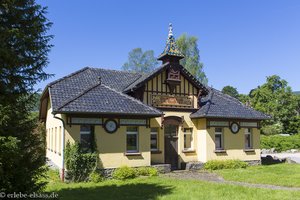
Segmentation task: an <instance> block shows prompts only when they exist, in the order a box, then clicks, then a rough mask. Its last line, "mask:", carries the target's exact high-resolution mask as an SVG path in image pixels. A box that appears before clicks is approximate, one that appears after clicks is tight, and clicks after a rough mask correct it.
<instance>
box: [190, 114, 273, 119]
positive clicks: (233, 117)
mask: <svg viewBox="0 0 300 200" xmlns="http://www.w3.org/2000/svg"><path fill="white" fill-rule="evenodd" d="M190 118H191V119H200V118H220V119H242V120H268V119H271V118H272V117H236V116H208V115H201V116H190Z"/></svg>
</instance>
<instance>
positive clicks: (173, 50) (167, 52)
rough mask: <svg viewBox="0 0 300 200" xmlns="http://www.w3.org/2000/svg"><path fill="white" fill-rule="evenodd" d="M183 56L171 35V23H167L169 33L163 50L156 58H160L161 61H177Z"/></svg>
mask: <svg viewBox="0 0 300 200" xmlns="http://www.w3.org/2000/svg"><path fill="white" fill-rule="evenodd" d="M182 58H184V55H183V53H181V51H180V50H179V48H178V46H177V44H176V40H175V37H174V36H173V27H172V24H171V23H170V24H169V35H168V40H167V43H166V47H165V49H164V51H163V52H162V53H161V54H160V56H159V57H158V60H161V61H162V62H163V63H166V62H170V63H177V64H179V60H180V59H182Z"/></svg>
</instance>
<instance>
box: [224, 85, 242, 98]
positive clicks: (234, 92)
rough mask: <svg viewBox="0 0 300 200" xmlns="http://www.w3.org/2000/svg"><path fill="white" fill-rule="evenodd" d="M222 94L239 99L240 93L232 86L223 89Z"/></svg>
mask: <svg viewBox="0 0 300 200" xmlns="http://www.w3.org/2000/svg"><path fill="white" fill-rule="evenodd" d="M222 92H223V93H224V94H228V95H229V96H232V97H234V98H239V92H238V91H237V89H236V88H234V87H232V86H230V85H227V86H225V87H223V89H222Z"/></svg>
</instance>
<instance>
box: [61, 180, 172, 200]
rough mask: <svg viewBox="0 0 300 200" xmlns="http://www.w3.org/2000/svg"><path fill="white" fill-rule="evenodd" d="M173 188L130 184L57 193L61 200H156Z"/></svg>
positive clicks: (75, 189)
mask: <svg viewBox="0 0 300 200" xmlns="http://www.w3.org/2000/svg"><path fill="white" fill-rule="evenodd" d="M172 190H173V187H172V186H163V185H158V184H149V183H134V184H133V183H130V184H124V185H115V184H112V185H103V186H101V185H100V186H94V187H80V188H69V189H66V188H64V189H61V190H59V191H57V193H58V196H59V199H63V200H64V199H70V200H71V199H72V200H77V199H78V200H84V199H88V200H93V199H103V200H110V199H113V200H123V199H124V200H127V199H130V200H131V199H136V200H141V199H143V200H144V199H156V197H158V196H163V195H166V194H169V193H171V192H172Z"/></svg>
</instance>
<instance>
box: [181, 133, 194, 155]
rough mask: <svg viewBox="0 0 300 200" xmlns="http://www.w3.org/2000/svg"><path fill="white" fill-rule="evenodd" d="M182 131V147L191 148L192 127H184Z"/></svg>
mask: <svg viewBox="0 0 300 200" xmlns="http://www.w3.org/2000/svg"><path fill="white" fill-rule="evenodd" d="M183 133H184V149H185V150H188V149H192V148H193V129H192V128H185V129H183Z"/></svg>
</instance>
